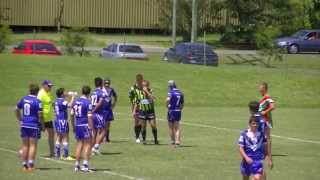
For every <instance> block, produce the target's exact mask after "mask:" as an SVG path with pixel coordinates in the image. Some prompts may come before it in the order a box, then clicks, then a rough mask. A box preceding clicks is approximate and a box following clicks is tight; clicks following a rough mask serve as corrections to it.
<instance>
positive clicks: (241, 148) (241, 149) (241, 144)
mask: <svg viewBox="0 0 320 180" xmlns="http://www.w3.org/2000/svg"><path fill="white" fill-rule="evenodd" d="M245 144H246V143H245V138H244V137H243V135H242V133H241V135H240V137H239V140H238V145H239V153H240V156H241V157H242V158H243V159H244V160H245V161H246V162H247V163H248V164H251V163H252V162H253V160H252V159H251V158H250V157H249V156H248V155H247V153H246V152H245V151H244V146H245Z"/></svg>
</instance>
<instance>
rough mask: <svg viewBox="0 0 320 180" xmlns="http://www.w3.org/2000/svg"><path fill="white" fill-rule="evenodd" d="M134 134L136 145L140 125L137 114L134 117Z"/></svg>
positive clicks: (138, 138) (138, 140) (138, 139)
mask: <svg viewBox="0 0 320 180" xmlns="http://www.w3.org/2000/svg"><path fill="white" fill-rule="evenodd" d="M134 133H135V136H136V143H140V133H141V124H140V119H139V117H138V113H136V114H135V116H134Z"/></svg>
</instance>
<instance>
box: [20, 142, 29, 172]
mask: <svg viewBox="0 0 320 180" xmlns="http://www.w3.org/2000/svg"><path fill="white" fill-rule="evenodd" d="M28 154H29V139H28V138H25V137H23V138H22V147H21V160H22V166H23V170H27V169H28Z"/></svg>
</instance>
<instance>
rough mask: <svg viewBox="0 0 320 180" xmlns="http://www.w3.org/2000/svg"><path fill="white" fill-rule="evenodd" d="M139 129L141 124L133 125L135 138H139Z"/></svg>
mask: <svg viewBox="0 0 320 180" xmlns="http://www.w3.org/2000/svg"><path fill="white" fill-rule="evenodd" d="M140 131H141V126H139V125H137V126H134V132H135V134H136V139H139V136H140Z"/></svg>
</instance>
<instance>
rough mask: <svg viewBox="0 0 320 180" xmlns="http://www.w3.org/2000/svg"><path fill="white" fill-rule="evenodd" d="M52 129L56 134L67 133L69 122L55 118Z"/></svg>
mask: <svg viewBox="0 0 320 180" xmlns="http://www.w3.org/2000/svg"><path fill="white" fill-rule="evenodd" d="M53 123H54V129H55V131H56V133H57V134H68V133H69V123H68V121H67V120H62V119H61V120H55V121H54V122H53Z"/></svg>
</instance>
